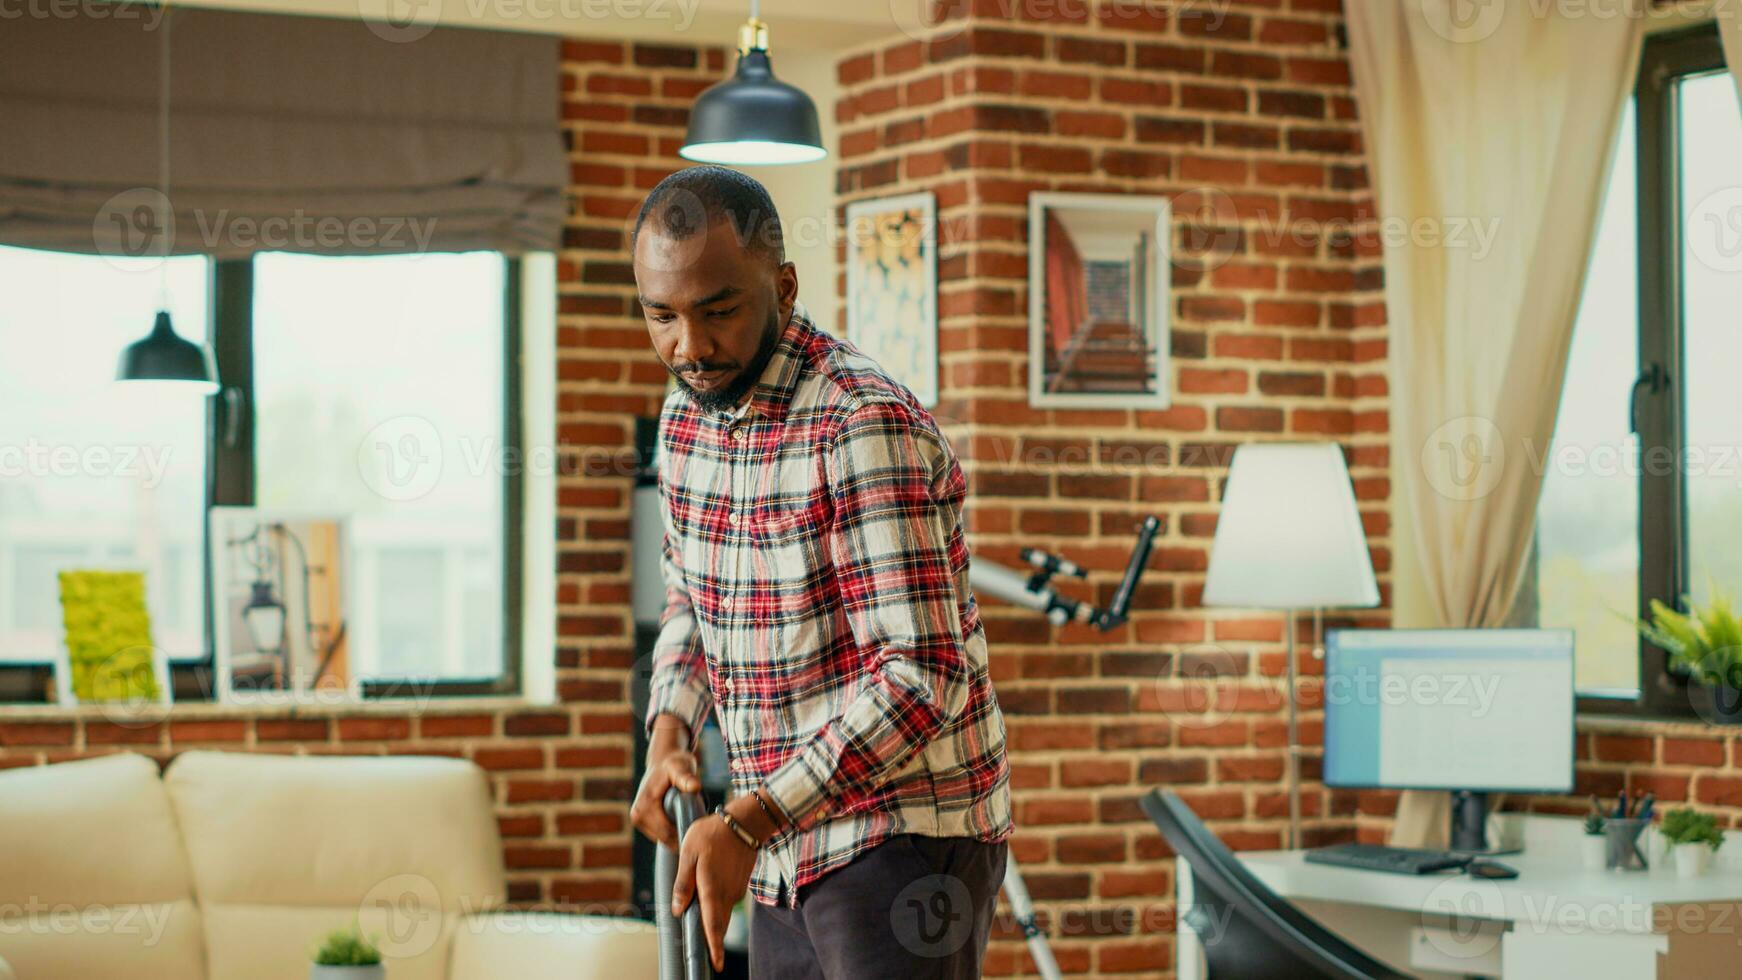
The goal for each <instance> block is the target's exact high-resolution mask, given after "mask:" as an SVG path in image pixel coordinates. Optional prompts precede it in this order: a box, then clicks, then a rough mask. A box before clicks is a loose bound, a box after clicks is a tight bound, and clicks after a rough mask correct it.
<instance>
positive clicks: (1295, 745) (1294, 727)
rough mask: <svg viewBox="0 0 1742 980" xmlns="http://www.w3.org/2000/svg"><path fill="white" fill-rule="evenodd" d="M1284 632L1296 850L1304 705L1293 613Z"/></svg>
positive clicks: (1285, 618)
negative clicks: (1299, 690) (1299, 687)
mask: <svg viewBox="0 0 1742 980" xmlns="http://www.w3.org/2000/svg"><path fill="white" fill-rule="evenodd" d="M1282 630H1283V632H1284V633H1285V634H1286V635H1287V637H1288V648H1287V649H1288V754H1287V763H1286V764H1287V766H1288V768H1287V771H1286V772H1285V773H1284V778H1285V779H1286V780H1287V785H1288V840H1287V842H1286V843H1285V845H1284V846H1286V847H1287V848H1289V849H1290V850H1293V849H1294V848H1297V847H1299V846H1300V702H1299V700H1298V699H1297V698H1296V696H1295V695H1296V689H1297V688H1296V684H1297V681H1298V680H1299V677H1298V676H1297V669H1296V667H1295V662H1294V661H1295V650H1294V610H1293V609H1285V610H1283V613H1282Z"/></svg>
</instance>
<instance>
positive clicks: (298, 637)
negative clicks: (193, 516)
mask: <svg viewBox="0 0 1742 980" xmlns="http://www.w3.org/2000/svg"><path fill="white" fill-rule="evenodd" d="M208 542H209V548H210V552H211V567H212V578H211V582H212V648H213V659H214V666H215V669H216V673H217V681H218V684H217V687H218V699H219V700H220V701H222V702H226V703H232V704H281V703H289V704H298V703H314V702H327V701H353V700H358V699H359V698H360V697H361V691H362V684H361V678H359V677H358V676H357V675H356V673H355V672H354V671H353V670H352V669H351V665H352V664H353V663H354V662H355V659H356V658H355V656H354V653H353V650H352V645H351V636H352V630H351V628H350V624H351V622H352V620H353V616H354V614H355V611H356V609H357V603H356V599H355V594H354V590H355V582H354V579H355V575H354V572H355V567H356V566H355V562H354V561H353V560H352V554H351V535H350V526H349V521H348V519H347V518H346V517H345V516H344V515H341V514H323V513H307V512H297V511H278V510H270V509H262V508H255V507H213V508H212V509H211V532H210V534H209V535H208ZM274 635H275V636H276V637H277V641H276V642H275V643H274V642H272V641H267V640H265V639H264V637H267V636H274ZM263 643H267V644H269V645H267V646H263V645H262V644H263Z"/></svg>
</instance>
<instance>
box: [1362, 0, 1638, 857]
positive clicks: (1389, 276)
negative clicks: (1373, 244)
mask: <svg viewBox="0 0 1742 980" xmlns="http://www.w3.org/2000/svg"><path fill="white" fill-rule="evenodd" d="M1593 9H1594V8H1591V7H1587V6H1579V7H1576V8H1575V7H1565V8H1562V7H1557V6H1555V5H1552V4H1551V5H1546V6H1544V5H1537V4H1522V3H1519V4H1513V3H1492V4H1479V5H1474V6H1472V5H1470V4H1467V3H1461V2H1460V0H1419V2H1415V3H1391V2H1383V3H1366V2H1362V3H1351V4H1347V5H1345V10H1346V12H1347V16H1348V22H1349V23H1348V26H1349V40H1350V60H1351V63H1352V66H1353V69H1354V75H1355V84H1356V93H1357V96H1358V100H1359V104H1360V111H1361V121H1362V128H1363V132H1364V134H1365V137H1366V140H1367V146H1368V154H1369V156H1368V161H1369V166H1370V168H1371V171H1372V176H1373V184H1374V188H1375V192H1376V195H1377V205H1378V208H1377V210H1378V215H1379V218H1380V220H1381V222H1382V227H1381V230H1382V233H1383V235H1384V261H1385V298H1386V304H1387V306H1388V308H1389V320H1390V326H1391V334H1390V345H1391V391H1392V424H1391V432H1392V450H1391V451H1392V464H1393V465H1392V472H1393V477H1394V484H1393V485H1394V486H1395V487H1396V489H1397V503H1398V507H1399V511H1400V514H1401V515H1403V516H1404V518H1405V519H1404V520H1403V521H1401V522H1400V523H1399V524H1398V525H1397V537H1398V538H1399V539H1400V540H1399V542H1398V553H1399V554H1398V557H1399V560H1400V561H1405V560H1410V559H1409V558H1408V557H1407V556H1413V561H1414V567H1413V568H1407V569H1400V571H1399V578H1400V579H1407V578H1409V577H1410V576H1412V575H1413V576H1417V577H1418V579H1419V582H1418V585H1417V588H1419V596H1420V602H1421V604H1420V608H1419V609H1418V610H1417V611H1415V613H1414V619H1413V620H1412V621H1406V622H1399V624H1398V625H1401V626H1430V627H1431V626H1439V627H1489V626H1497V625H1500V624H1501V623H1502V622H1503V621H1504V620H1505V618H1506V615H1507V613H1508V612H1509V611H1510V609H1511V607H1512V603H1513V599H1514V597H1515V596H1516V593H1517V589H1518V581H1519V576H1520V572H1521V570H1522V568H1523V564H1524V559H1525V557H1526V555H1527V553H1528V549H1529V545H1530V535H1531V528H1532V526H1533V524H1534V521H1535V515H1536V503H1537V497H1538V492H1539V490H1540V489H1541V485H1542V474H1541V473H1540V472H1537V471H1536V469H1535V468H1534V467H1533V466H1531V465H1529V463H1530V461H1529V454H1528V453H1527V452H1526V448H1527V447H1544V446H1547V444H1548V442H1549V440H1550V438H1551V437H1552V435H1553V432H1554V423H1555V412H1556V409H1557V408H1558V406H1559V400H1560V393H1561V381H1562V377H1563V375H1564V373H1565V369H1566V361H1567V350H1568V346H1569V343H1570V340H1571V335H1572V328H1573V320H1574V317H1575V315H1576V313H1577V310H1578V301H1579V294H1580V291H1581V288H1582V283H1583V278H1584V274H1585V269H1586V266H1587V264H1588V262H1589V258H1590V253H1591V246H1592V240H1593V237H1594V234H1595V224H1596V217H1597V212H1598V209H1599V206H1600V203H1601V200H1602V195H1603V190H1604V180H1605V177H1606V175H1607V174H1608V171H1609V163H1610V160H1611V158H1612V157H1613V155H1614V149H1615V134H1616V127H1617V123H1618V121H1619V119H1620V115H1621V109H1622V106H1623V101H1624V98H1625V96H1626V93H1627V92H1628V90H1629V89H1630V87H1631V84H1632V81H1633V77H1634V74H1635V71H1636V69H1637V65H1638V58H1639V46H1640V40H1641V35H1640V28H1641V21H1642V19H1641V18H1640V17H1638V16H1625V15H1621V14H1620V13H1619V12H1616V11H1611V12H1610V13H1608V14H1607V15H1605V16H1595V15H1593V14H1592V13H1591V11H1592V10H1593ZM1469 14H1473V15H1474V16H1466V15H1469ZM1536 451H1537V452H1538V453H1540V452H1541V449H1540V448H1537V450H1536ZM1417 796H1420V794H1406V803H1405V806H1404V807H1403V808H1402V809H1401V810H1400V812H1399V820H1398V826H1397V830H1396V831H1394V835H1393V839H1394V840H1398V841H1400V842H1405V843H1412V844H1426V843H1431V842H1433V841H1434V840H1435V839H1436V837H1435V835H1436V834H1437V839H1438V840H1443V839H1444V835H1445V819H1444V813H1445V810H1444V807H1443V802H1442V801H1443V800H1444V797H1443V796H1439V798H1438V800H1435V799H1433V798H1432V797H1429V798H1428V800H1427V802H1428V803H1429V804H1430V806H1429V807H1428V808H1427V811H1426V812H1425V814H1423V815H1420V816H1418V815H1416V814H1415V812H1414V811H1417V810H1418V809H1419V808H1420V801H1411V800H1409V799H1408V797H1417Z"/></svg>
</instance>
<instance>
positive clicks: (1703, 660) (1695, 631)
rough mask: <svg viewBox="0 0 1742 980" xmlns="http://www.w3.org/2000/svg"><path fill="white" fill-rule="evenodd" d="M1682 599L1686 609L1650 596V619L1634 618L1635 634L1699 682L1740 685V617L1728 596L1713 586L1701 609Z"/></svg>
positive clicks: (1741, 684)
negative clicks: (1683, 611)
mask: <svg viewBox="0 0 1742 980" xmlns="http://www.w3.org/2000/svg"><path fill="white" fill-rule="evenodd" d="M1682 601H1683V604H1684V605H1686V606H1687V607H1688V610H1689V611H1688V612H1687V613H1681V612H1677V611H1676V610H1674V609H1672V608H1670V607H1669V606H1667V605H1665V604H1664V603H1663V602H1660V601H1659V600H1657V599H1653V600H1651V619H1650V620H1649V621H1647V620H1639V621H1638V623H1637V624H1636V625H1637V626H1638V628H1639V634H1640V635H1641V636H1643V637H1645V639H1646V641H1647V642H1649V643H1650V644H1652V645H1653V646H1655V647H1657V648H1659V649H1661V650H1663V651H1664V652H1665V653H1668V654H1669V659H1670V662H1671V663H1672V664H1674V665H1675V666H1677V667H1680V668H1682V669H1683V670H1686V671H1687V672H1688V673H1690V674H1692V675H1693V676H1694V678H1695V679H1696V680H1698V681H1699V682H1700V683H1702V684H1706V685H1708V686H1716V685H1720V684H1729V685H1730V686H1731V687H1734V688H1739V689H1742V620H1738V619H1737V617H1736V612H1735V608H1734V607H1733V605H1732V604H1731V601H1730V597H1729V596H1727V595H1724V594H1722V593H1719V592H1717V591H1716V590H1713V594H1712V599H1711V600H1710V601H1709V602H1707V603H1706V606H1705V608H1704V609H1700V608H1697V607H1696V606H1695V605H1694V603H1693V599H1692V598H1691V597H1684V598H1683V600H1682Z"/></svg>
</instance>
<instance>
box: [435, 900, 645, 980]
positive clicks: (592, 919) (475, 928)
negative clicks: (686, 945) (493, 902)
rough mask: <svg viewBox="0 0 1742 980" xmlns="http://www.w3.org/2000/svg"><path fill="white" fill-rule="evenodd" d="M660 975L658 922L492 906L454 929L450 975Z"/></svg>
mask: <svg viewBox="0 0 1742 980" xmlns="http://www.w3.org/2000/svg"><path fill="white" fill-rule="evenodd" d="M658 975H659V936H658V932H657V931H656V930H655V929H654V926H653V923H651V922H643V921H641V920H640V919H624V918H613V917H610V916H603V915H560V914H557V913H552V912H490V913H484V914H480V915H468V916H465V917H464V918H462V919H461V920H460V921H459V923H458V925H457V927H456V928H455V930H454V946H453V957H452V959H451V960H450V966H449V968H448V977H449V980H629V978H632V977H633V978H641V977H656V976H658Z"/></svg>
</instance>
